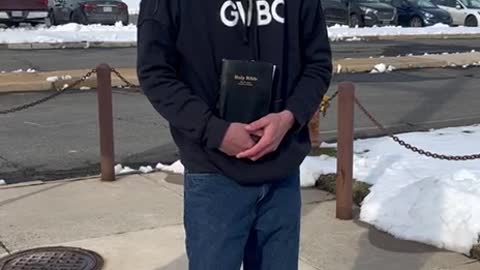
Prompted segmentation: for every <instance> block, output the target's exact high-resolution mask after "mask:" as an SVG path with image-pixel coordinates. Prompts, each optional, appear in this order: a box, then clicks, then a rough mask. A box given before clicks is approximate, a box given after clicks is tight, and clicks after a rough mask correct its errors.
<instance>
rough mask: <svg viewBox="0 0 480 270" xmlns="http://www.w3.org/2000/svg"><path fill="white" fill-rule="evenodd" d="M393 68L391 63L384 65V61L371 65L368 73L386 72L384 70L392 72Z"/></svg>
mask: <svg viewBox="0 0 480 270" xmlns="http://www.w3.org/2000/svg"><path fill="white" fill-rule="evenodd" d="M393 70H395V67H394V66H391V65H388V66H387V65H385V64H384V63H380V64H377V65H375V66H374V67H373V69H372V70H371V71H370V73H386V72H392V71H393Z"/></svg>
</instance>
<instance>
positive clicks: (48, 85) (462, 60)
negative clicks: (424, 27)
mask: <svg viewBox="0 0 480 270" xmlns="http://www.w3.org/2000/svg"><path fill="white" fill-rule="evenodd" d="M377 64H385V65H386V66H392V67H393V68H394V69H395V70H405V69H419V68H444V67H452V66H456V67H461V66H464V65H480V52H470V53H460V54H448V55H438V54H437V55H421V56H402V57H383V58H347V59H337V60H335V61H334V63H333V66H334V73H336V74H339V73H363V72H370V71H371V70H372V69H373V68H374V67H375V65H377ZM92 68H95V67H92ZM88 71H90V70H86V69H79V70H58V71H49V72H35V73H4V74H0V93H9V92H22V91H48V90H54V89H59V88H62V87H63V86H64V85H65V84H67V85H71V84H72V83H73V82H75V81H76V80H78V79H80V78H81V77H82V76H84V75H85V74H86V73H87V72H88ZM118 71H119V72H120V73H121V74H122V75H123V76H124V77H125V78H126V79H127V80H128V81H129V82H131V83H132V84H136V85H137V84H138V78H137V73H136V69H135V68H122V69H118ZM67 75H69V76H70V77H71V79H67V80H62V79H59V80H58V81H56V82H48V81H47V78H48V77H54V76H57V77H59V78H62V76H67ZM96 84H97V82H96V77H95V76H92V78H91V79H89V80H87V81H85V82H83V83H81V84H80V85H78V87H77V88H80V87H82V86H83V87H90V88H96V86H97V85H96ZM112 85H113V86H122V85H125V83H124V82H122V81H121V80H120V79H119V78H117V77H116V76H115V75H114V74H112Z"/></svg>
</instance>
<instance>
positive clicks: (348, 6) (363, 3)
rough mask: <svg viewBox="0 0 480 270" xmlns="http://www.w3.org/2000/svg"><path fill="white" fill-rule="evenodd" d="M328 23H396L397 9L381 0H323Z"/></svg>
mask: <svg viewBox="0 0 480 270" xmlns="http://www.w3.org/2000/svg"><path fill="white" fill-rule="evenodd" d="M322 7H323V10H324V14H325V20H326V21H327V24H328V25H334V24H344V25H350V26H360V27H362V26H373V25H388V24H396V22H397V15H396V10H395V8H394V7H392V6H391V5H389V4H385V3H382V2H380V1H379V0H322Z"/></svg>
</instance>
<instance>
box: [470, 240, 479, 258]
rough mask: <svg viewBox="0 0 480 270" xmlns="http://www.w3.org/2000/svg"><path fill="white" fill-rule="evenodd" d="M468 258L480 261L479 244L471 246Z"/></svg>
mask: <svg viewBox="0 0 480 270" xmlns="http://www.w3.org/2000/svg"><path fill="white" fill-rule="evenodd" d="M470 257H472V258H473V259H476V260H479V261H480V244H478V245H475V246H473V248H472V250H470Z"/></svg>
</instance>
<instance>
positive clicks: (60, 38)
mask: <svg viewBox="0 0 480 270" xmlns="http://www.w3.org/2000/svg"><path fill="white" fill-rule="evenodd" d="M127 4H129V3H127ZM129 6H131V7H134V8H132V10H135V9H136V7H135V6H137V5H136V4H135V3H133V5H132V4H129ZM136 31H137V28H136V26H135V25H127V26H123V25H122V24H121V23H117V24H116V25H114V26H107V25H78V24H74V23H70V24H66V25H60V26H52V27H50V28H46V27H45V26H37V27H19V28H7V29H2V28H0V44H7V43H8V44H10V43H64V42H87V44H86V46H85V48H88V47H89V46H90V45H89V44H88V42H136V39H137V34H136ZM455 34H464V35H465V34H480V27H463V26H459V27H449V26H446V25H436V26H430V27H423V28H406V27H400V26H384V27H365V28H349V27H348V26H340V25H336V26H332V27H329V29H328V35H329V37H330V39H331V40H332V41H336V40H347V41H356V40H362V37H363V38H364V37H372V36H402V35H408V36H411V35H455Z"/></svg>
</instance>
